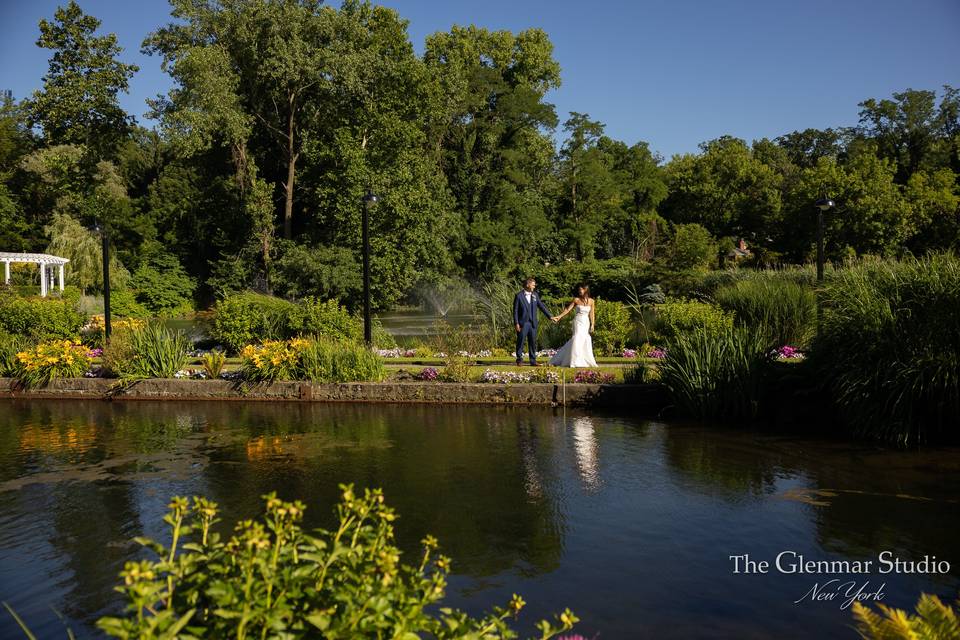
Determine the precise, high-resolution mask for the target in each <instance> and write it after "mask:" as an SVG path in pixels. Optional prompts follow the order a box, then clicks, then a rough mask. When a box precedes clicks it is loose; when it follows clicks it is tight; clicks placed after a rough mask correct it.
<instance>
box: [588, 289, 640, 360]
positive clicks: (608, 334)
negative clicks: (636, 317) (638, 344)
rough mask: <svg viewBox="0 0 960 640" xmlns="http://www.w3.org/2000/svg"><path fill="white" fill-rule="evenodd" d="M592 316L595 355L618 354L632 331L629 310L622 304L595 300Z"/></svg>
mask: <svg viewBox="0 0 960 640" xmlns="http://www.w3.org/2000/svg"><path fill="white" fill-rule="evenodd" d="M594 314H595V316H596V329H595V331H594V332H593V348H594V350H595V351H596V353H597V355H604V354H619V353H620V352H621V351H622V350H623V347H624V346H626V343H627V337H628V336H629V335H630V332H631V331H632V329H633V323H632V320H631V314H630V309H629V308H628V307H627V305H625V304H623V303H622V302H611V301H607V300H601V299H600V298H597V300H596V308H595V309H594Z"/></svg>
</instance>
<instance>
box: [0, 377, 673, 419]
mask: <svg viewBox="0 0 960 640" xmlns="http://www.w3.org/2000/svg"><path fill="white" fill-rule="evenodd" d="M0 390H2V391H0V397H3V398H37V399H57V398H91V399H105V400H106V399H110V400H265V401H269V400H296V401H310V402H388V403H430V404H517V405H548V406H550V405H554V406H556V405H562V404H564V403H565V404H567V405H571V406H591V407H621V408H622V407H630V408H631V410H633V411H634V412H636V413H640V414H645V413H646V414H655V413H657V412H658V411H660V409H662V408H663V407H664V406H665V404H666V396H665V393H664V391H663V390H662V388H661V387H659V386H658V385H628V384H567V385H561V384H536V383H524V384H489V383H487V384H482V383H438V382H380V383H374V382H351V383H342V384H314V383H310V382H274V383H272V384H259V385H250V384H238V383H236V382H231V381H227V380H176V379H149V380H140V381H137V382H134V383H128V384H127V385H126V386H122V387H121V386H120V385H118V381H117V380H111V379H105V378H64V379H57V380H53V381H51V382H50V384H48V385H47V386H45V387H39V388H34V389H22V388H19V387H18V385H17V384H16V380H14V379H12V378H0Z"/></svg>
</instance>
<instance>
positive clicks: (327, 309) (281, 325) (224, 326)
mask: <svg viewBox="0 0 960 640" xmlns="http://www.w3.org/2000/svg"><path fill="white" fill-rule="evenodd" d="M211 336H212V337H213V339H215V340H217V341H218V342H220V343H221V344H223V345H224V346H226V347H228V348H229V349H230V350H231V351H233V352H239V351H240V350H241V349H242V348H243V347H244V346H246V345H248V344H252V343H255V342H260V341H264V340H289V339H291V338H295V337H297V336H323V337H326V338H330V339H332V340H356V341H359V340H362V339H363V321H362V320H361V319H360V318H358V317H356V316H352V315H350V313H349V312H348V311H347V310H346V309H345V308H344V307H341V306H340V305H339V304H338V303H337V301H336V300H328V301H326V302H321V301H319V300H316V299H314V298H305V299H304V300H301V301H298V302H289V301H287V300H282V299H280V298H275V297H273V296H265V295H262V294H259V293H252V292H245V293H238V294H236V295H232V296H228V297H227V298H224V299H223V300H221V301H220V302H219V303H217V306H216V309H215V314H214V320H213V326H212V328H211ZM374 338H375V342H376V343H377V344H378V345H379V346H381V347H389V346H390V345H391V344H392V343H393V337H392V336H390V334H388V333H386V332H385V331H384V330H383V329H382V328H380V327H379V326H375V327H374Z"/></svg>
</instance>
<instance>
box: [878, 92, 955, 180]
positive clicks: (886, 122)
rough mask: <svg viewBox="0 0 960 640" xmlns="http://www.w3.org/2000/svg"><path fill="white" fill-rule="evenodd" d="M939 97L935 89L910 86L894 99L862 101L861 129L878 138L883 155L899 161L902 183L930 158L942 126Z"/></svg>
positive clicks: (895, 161) (898, 172)
mask: <svg viewBox="0 0 960 640" xmlns="http://www.w3.org/2000/svg"><path fill="white" fill-rule="evenodd" d="M948 89H949V88H948ZM936 100H937V94H936V93H935V92H933V91H916V90H914V89H907V90H906V91H903V92H901V93H894V94H893V99H892V100H890V99H885V100H876V99H874V98H870V99H868V100H864V101H863V102H861V103H860V130H861V133H862V134H863V135H864V136H865V137H867V138H870V139H872V140H873V141H875V142H876V144H877V152H878V153H879V155H880V157H882V158H886V159H888V160H891V161H893V162H894V163H895V164H896V169H897V172H896V178H897V182H898V183H899V184H906V182H907V180H908V179H909V178H910V176H912V175H913V174H914V173H916V172H917V171H918V170H919V169H920V167H921V166H923V165H924V163H926V162H928V161H929V160H930V156H931V153H932V151H933V150H934V148H935V146H936V142H937V136H938V134H939V131H938V129H939V128H940V127H939V125H940V122H939V118H938V112H937V102H936Z"/></svg>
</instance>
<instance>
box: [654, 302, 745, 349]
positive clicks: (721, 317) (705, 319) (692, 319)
mask: <svg viewBox="0 0 960 640" xmlns="http://www.w3.org/2000/svg"><path fill="white" fill-rule="evenodd" d="M654 309H655V314H654V320H653V327H652V330H651V331H650V336H649V337H650V339H651V340H652V341H653V342H655V343H656V344H665V343H667V342H669V341H670V340H673V339H674V338H676V336H678V335H681V334H684V333H691V332H693V331H697V330H703V331H705V332H706V333H707V334H711V333H724V332H726V331H727V330H728V329H730V328H732V327H733V314H732V313H729V312H727V311H724V310H723V309H721V308H720V307H718V306H715V305H712V304H709V303H706V302H697V301H694V300H673V301H669V302H665V303H664V304H658V305H656V307H655V308H654Z"/></svg>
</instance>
